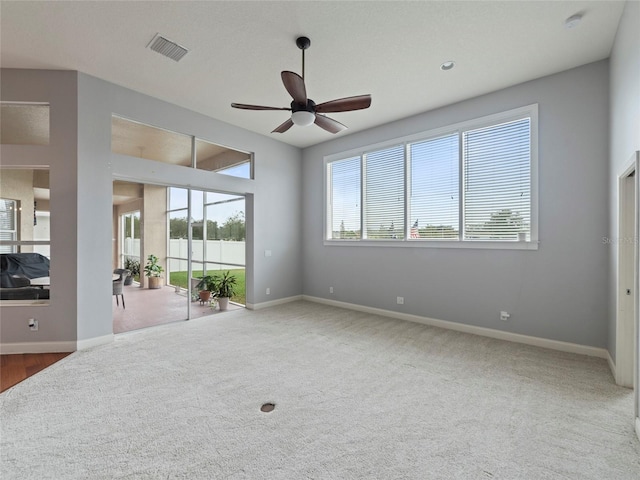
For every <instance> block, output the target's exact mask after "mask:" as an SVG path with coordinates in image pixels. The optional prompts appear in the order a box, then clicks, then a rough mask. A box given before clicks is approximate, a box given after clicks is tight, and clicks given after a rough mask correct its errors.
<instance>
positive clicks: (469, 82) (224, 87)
mask: <svg viewBox="0 0 640 480" xmlns="http://www.w3.org/2000/svg"><path fill="white" fill-rule="evenodd" d="M623 8H624V2H618V1H546V2H545V1H503V2H497V1H466V2H462V1H381V2H378V1H359V2H356V1H339V2H335V1H277V2H270V1H258V2H250V1H200V2H191V1H171V2H161V1H153V2H115V1H113V2H111V1H109V2H107V1H104V2H75V1H74V2H64V1H57V2H28V1H21V2H7V1H2V2H1V3H0V14H1V25H0V26H1V34H0V35H1V37H0V40H1V50H0V63H1V66H2V67H5V68H37V69H62V70H78V71H81V72H84V73H87V74H90V75H93V76H96V77H99V78H102V79H105V80H107V81H110V82H113V83H116V84H118V85H122V86H125V87H128V88H130V89H133V90H136V91H139V92H142V93H145V94H148V95H151V96H154V97H157V98H160V99H163V100H166V101H168V102H171V103H174V104H177V105H181V106H183V107H186V108H189V109H191V110H195V111H197V112H200V113H203V114H206V115H209V116H211V117H214V118H217V119H220V120H223V121H225V122H228V123H231V124H234V125H238V126H240V127H243V128H246V129H248V130H252V131H255V132H258V133H260V134H263V135H267V136H271V137H273V138H276V139H278V140H281V141H283V142H286V143H289V144H291V145H296V146H299V147H306V146H309V145H313V144H316V143H320V142H324V141H327V140H330V139H332V138H334V137H335V136H334V135H332V134H330V133H328V132H326V131H324V130H322V129H320V128H318V127H317V126H313V125H312V126H310V127H296V126H294V127H293V128H291V129H290V130H289V131H288V132H286V133H284V134H275V133H274V134H272V133H270V132H271V130H273V129H274V128H275V127H276V126H278V125H279V124H280V123H282V122H283V121H284V120H286V118H287V116H288V112H285V111H275V112H271V111H268V112H267V111H247V110H236V109H232V108H231V107H230V103H231V102H238V103H251V104H259V105H268V106H276V107H286V106H288V105H289V103H290V101H291V99H290V97H289V95H288V94H287V92H286V90H285V89H284V87H283V86H282V82H281V80H280V72H281V71H282V70H292V71H295V72H298V73H301V54H300V50H298V48H297V47H296V45H295V39H296V37H298V36H300V35H306V36H308V37H310V38H311V48H310V49H309V50H307V53H306V72H305V80H306V85H307V92H308V94H309V97H310V98H312V99H313V100H315V101H316V102H317V103H320V102H324V101H327V100H332V99H334V98H340V97H347V96H352V95H360V94H367V93H369V94H371V95H372V97H373V102H372V106H371V108H369V109H368V110H364V111H357V112H345V113H335V114H330V116H331V117H333V118H335V119H336V120H338V121H340V122H342V123H344V124H346V125H347V126H348V127H349V129H348V130H347V131H345V132H343V133H340V134H338V135H339V136H344V135H348V134H349V133H352V132H356V131H359V130H364V129H367V128H370V127H374V126H377V125H381V124H384V123H387V122H390V121H393V120H397V119H399V118H404V117H407V116H410V115H414V114H417V113H421V112H425V111H428V110H431V109H434V108H438V107H441V106H443V105H447V104H451V103H454V102H458V101H460V100H464V99H466V98H470V97H474V96H477V95H481V94H484V93H488V92H491V91H495V90H498V89H501V88H504V87H507V86H510V85H514V84H518V83H521V82H524V81H527V80H531V79H534V78H538V77H542V76H545V75H549V74H552V73H555V72H559V71H562V70H566V69H569V68H572V67H576V66H579V65H583V64H586V63H590V62H594V61H597V60H601V59H604V58H607V57H608V56H609V53H610V51H611V47H612V45H613V40H614V37H615V34H616V30H617V26H618V22H619V20H620V16H621V13H622V10H623ZM578 12H580V13H582V14H583V15H584V17H583V21H582V23H581V24H580V26H579V27H577V28H574V29H566V28H564V26H563V24H564V21H565V19H566V18H568V17H569V16H571V15H573V14H575V13H578ZM156 33H161V34H162V35H164V36H166V37H167V38H169V39H171V40H173V41H175V42H177V43H179V44H181V45H183V46H185V47H187V48H188V49H189V50H190V51H189V53H188V54H187V55H186V56H185V57H184V58H183V59H182V60H181V61H180V62H174V61H173V60H170V59H168V58H166V57H163V56H161V55H159V54H158V53H156V52H153V51H151V50H150V49H148V48H146V46H147V44H148V43H149V42H150V41H151V39H152V38H153V37H154V36H155V34H156ZM447 60H453V61H455V62H456V66H455V68H454V69H453V70H451V71H448V72H443V71H441V70H440V68H439V67H440V64H441V63H442V62H444V61H447Z"/></svg>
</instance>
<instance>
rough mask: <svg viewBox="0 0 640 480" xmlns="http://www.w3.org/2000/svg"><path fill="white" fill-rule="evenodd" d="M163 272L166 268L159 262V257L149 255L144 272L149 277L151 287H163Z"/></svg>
mask: <svg viewBox="0 0 640 480" xmlns="http://www.w3.org/2000/svg"><path fill="white" fill-rule="evenodd" d="M162 272H164V268H162V266H161V265H159V264H158V257H156V256H155V255H149V256H148V257H147V264H146V265H145V266H144V274H145V276H146V277H148V278H149V288H160V287H162Z"/></svg>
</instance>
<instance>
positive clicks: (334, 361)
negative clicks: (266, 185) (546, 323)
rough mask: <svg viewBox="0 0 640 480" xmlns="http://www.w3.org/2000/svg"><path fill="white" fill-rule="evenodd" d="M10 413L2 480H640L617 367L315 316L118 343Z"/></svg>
mask: <svg viewBox="0 0 640 480" xmlns="http://www.w3.org/2000/svg"><path fill="white" fill-rule="evenodd" d="M265 402H273V403H275V404H276V407H275V410H274V411H273V412H271V413H263V412H261V411H260V407H261V405H262V404H264V403H265ZM0 408H1V412H0V413H1V415H2V425H1V428H0V433H1V440H0V441H1V443H0V455H1V457H0V458H1V463H0V472H1V473H2V475H1V477H2V479H75V478H78V479H81V478H82V479H84V478H90V479H94V478H99V479H114V478H118V479H120V478H126V479H139V478H141V479H145V478H149V479H173V478H184V479H269V480H271V479H287V480H297V479H361V478H367V479H369V478H371V479H482V480H485V479H531V480H538V479H580V480H588V479H594V480H596V479H597V480H603V479H615V480H624V479H630V480H631V479H634V480H637V479H638V478H640V446H639V444H638V441H637V438H636V437H635V433H634V431H633V405H632V392H631V390H628V389H624V388H620V387H617V386H615V384H614V383H613V380H612V377H611V374H610V373H609V371H608V368H607V365H606V362H605V361H603V360H601V359H595V358H589V357H583V356H579V355H573V354H565V353H560V352H555V351H551V350H544V349H539V348H535V347H528V346H523V345H518V344H512V343H508V342H503V341H499V340H493V339H488V338H483V337H476V336H472V335H467V334H462V333H458V332H453V331H447V330H441V329H437V328H431V327H426V326H423V325H418V324H412V323H408V322H402V321H398V320H392V319H386V318H382V317H376V316H372V315H368V314H364V313H357V312H351V311H346V310H341V309H338V308H332V307H326V306H321V305H316V304H312V303H306V302H296V303H292V304H288V305H283V306H280V307H274V308H271V309H266V310H261V311H257V312H251V311H246V310H241V311H235V312H229V313H226V314H224V315H216V316H213V317H209V318H200V319H196V320H192V321H190V322H183V323H178V324H171V325H165V326H160V327H156V328H152V329H147V330H143V331H139V332H134V333H129V334H124V335H122V336H118V337H117V340H116V342H115V343H113V344H110V345H106V346H102V347H97V348H94V349H92V350H88V351H83V352H76V353H74V354H72V355H70V356H69V357H67V358H65V359H63V360H62V361H60V362H59V363H57V364H56V365H54V366H53V367H51V368H50V369H48V370H46V371H44V372H42V373H40V374H37V375H35V376H34V377H31V378H29V379H27V380H26V381H24V382H22V383H20V384H18V385H17V386H15V387H13V388H12V389H10V390H8V391H6V392H4V393H3V394H1V395H0Z"/></svg>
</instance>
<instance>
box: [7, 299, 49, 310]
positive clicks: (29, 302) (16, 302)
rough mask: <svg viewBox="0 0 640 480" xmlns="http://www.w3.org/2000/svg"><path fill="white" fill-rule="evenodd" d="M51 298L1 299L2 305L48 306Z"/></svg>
mask: <svg viewBox="0 0 640 480" xmlns="http://www.w3.org/2000/svg"><path fill="white" fill-rule="evenodd" d="M48 306H49V300H0V307H3V308H4V307H48Z"/></svg>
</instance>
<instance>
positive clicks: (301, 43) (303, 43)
mask: <svg viewBox="0 0 640 480" xmlns="http://www.w3.org/2000/svg"><path fill="white" fill-rule="evenodd" d="M296 45H297V46H298V48H299V49H300V50H302V79H303V80H304V51H305V50H306V49H307V48H309V47H310V46H311V40H309V38H308V37H298V38H296Z"/></svg>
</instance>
